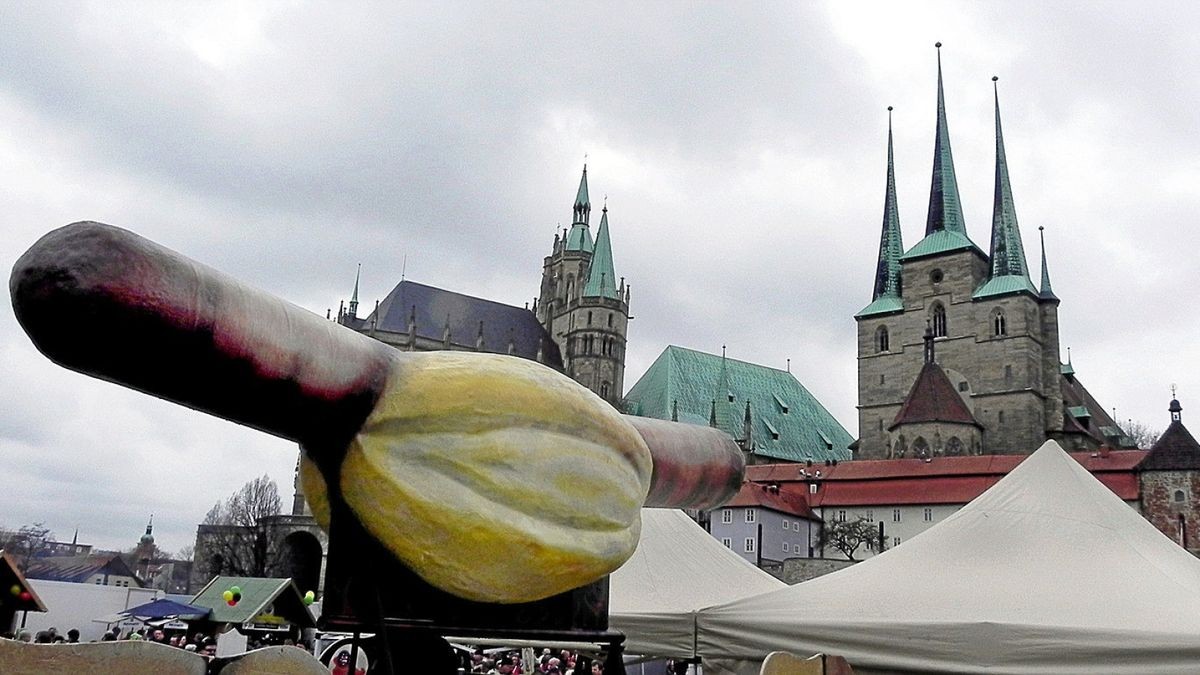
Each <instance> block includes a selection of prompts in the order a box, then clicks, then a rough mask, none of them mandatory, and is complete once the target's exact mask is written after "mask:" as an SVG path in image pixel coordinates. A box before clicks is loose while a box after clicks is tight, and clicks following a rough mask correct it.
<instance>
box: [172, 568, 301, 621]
mask: <svg viewBox="0 0 1200 675" xmlns="http://www.w3.org/2000/svg"><path fill="white" fill-rule="evenodd" d="M233 586H237V587H238V589H239V590H241V592H242V599H241V601H240V602H238V603H237V604H236V605H233V606H232V607H231V606H230V605H229V604H228V603H226V602H225V600H224V598H222V597H221V595H222V594H223V593H224V592H225V591H226V590H229V589H230V588H232V587H233ZM309 590H313V589H309ZM189 604H192V605H196V606H198V607H209V608H211V609H212V614H211V615H210V616H209V617H208V618H209V620H210V621H214V622H216V623H234V624H242V623H246V622H247V621H250V620H252V619H254V618H255V617H257V616H259V615H262V614H268V615H270V616H277V617H281V618H283V619H286V620H288V621H290V622H292V623H294V624H296V625H298V626H300V627H301V628H309V627H312V626H315V625H316V621H315V620H314V619H313V616H312V613H311V612H309V611H308V607H305V606H304V598H303V596H301V595H300V591H299V589H297V588H296V584H295V583H293V582H292V580H291V579H267V578H263V577H225V576H217V577H213V579H212V581H209V582H208V585H207V586H205V587H204V588H202V589H201V590H200V592H199V593H197V594H196V596H195V597H193V598H192V600H191V602H190V603H189Z"/></svg>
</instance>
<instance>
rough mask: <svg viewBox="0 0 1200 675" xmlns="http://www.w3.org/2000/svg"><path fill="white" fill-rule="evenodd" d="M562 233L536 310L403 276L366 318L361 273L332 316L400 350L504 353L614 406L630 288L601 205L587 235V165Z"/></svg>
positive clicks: (622, 370)
mask: <svg viewBox="0 0 1200 675" xmlns="http://www.w3.org/2000/svg"><path fill="white" fill-rule="evenodd" d="M571 211H572V222H571V227H570V229H569V230H563V231H561V232H556V233H555V235H554V244H553V246H552V248H551V251H550V255H548V256H546V258H545V260H544V262H543V264H542V281H541V292H540V294H539V295H538V297H537V298H536V299H535V300H534V301H533V307H532V308H530V307H528V306H526V307H523V308H522V307H516V306H513V305H505V304H502V303H499V302H494V301H492V300H486V299H483V298H476V297H472V296H469V295H464V294H462V293H455V292H453V291H448V290H445V289H441V288H436V287H434V286H427V285H425V284H419V283H416V282H414V281H408V280H401V281H400V283H399V284H397V285H396V287H395V288H393V289H392V291H391V292H390V293H388V294H387V296H386V297H385V298H384V299H383V300H381V301H380V302H378V303H376V305H375V309H374V310H373V311H371V312H370V313H369V314H368V315H367V316H366V317H365V318H359V316H358V304H359V303H358V279H357V278H356V279H355V281H354V292H353V294H352V295H351V297H350V302H349V303H348V305H347V304H343V305H342V306H341V307H339V308H338V314H337V322H338V323H340V324H342V325H343V326H346V327H348V328H352V329H354V330H356V331H358V332H360V333H364V334H366V335H368V336H370V337H373V338H375V339H377V340H380V341H382V342H385V343H387V344H389V345H392V346H393V347H396V348H397V349H402V350H405V351H431V350H439V349H450V350H459V351H477V352H492V353H498V354H511V355H514V356H520V357H523V358H527V359H532V360H535V361H538V362H539V363H544V364H546V365H548V366H550V367H552V368H555V369H556V370H559V371H562V372H564V373H566V374H567V375H568V376H570V377H571V378H572V379H574V380H575V381H577V382H579V383H580V384H582V385H584V386H585V387H587V388H588V389H591V390H592V391H593V392H595V393H596V394H598V395H599V396H600V397H601V398H603V399H604V400H606V401H608V402H609V403H611V404H612V405H613V406H614V407H617V408H620V404H621V394H622V392H623V391H624V378H625V336H626V334H627V331H628V327H629V286H628V285H627V284H626V283H625V278H624V277H620V278H618V277H617V275H616V273H615V271H614V267H613V253H612V242H611V240H610V239H609V230H608V206H607V205H605V206H603V207H602V208H601V212H600V225H599V227H598V228H597V230H596V234H595V236H594V237H593V235H592V231H591V224H590V221H591V213H592V203H591V200H590V199H589V197H588V181H587V166H586V165H585V166H584V167H583V176H582V177H581V178H580V179H579V190H578V191H577V192H576V195H575V202H574V203H573V204H572V206H571Z"/></svg>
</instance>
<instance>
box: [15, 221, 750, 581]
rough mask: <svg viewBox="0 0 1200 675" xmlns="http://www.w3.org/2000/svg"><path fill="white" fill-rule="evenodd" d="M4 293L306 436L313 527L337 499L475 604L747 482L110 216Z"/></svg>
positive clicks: (423, 570)
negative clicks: (670, 511) (213, 263)
mask: <svg viewBox="0 0 1200 675" xmlns="http://www.w3.org/2000/svg"><path fill="white" fill-rule="evenodd" d="M9 286H10V291H11V293H12V301H13V307H14V309H15V310H16V314H17V318H18V319H19V320H20V322H21V325H22V326H23V327H24V328H25V330H26V332H27V333H28V334H29V336H30V337H31V338H32V339H33V341H34V343H35V344H36V345H37V347H38V349H40V350H41V351H42V352H43V353H44V354H46V355H47V356H48V357H50V359H52V360H54V361H55V362H57V363H59V364H61V365H63V366H65V367H67V368H71V369H73V370H77V371H80V372H83V373H86V374H89V375H93V376H95V377H99V378H102V379H106V380H110V381H113V382H116V383H119V384H123V385H125V386H128V387H132V388H134V389H138V390H141V391H144V392H147V393H150V394H153V395H155V396H159V397H162V398H165V399H168V400H171V401H175V402H178V403H181V404H183V405H186V406H190V407H192V408H196V409H199V410H202V411H205V412H209V413H211V414H214V415H217V416H220V417H223V418H226V419H229V420H233V421H235V422H240V423H242V424H246V425H249V426H252V427H255V428H258V429H261V430H263V431H266V432H268V433H271V434H274V435H277V436H281V437H284V438H288V439H292V440H295V441H297V442H298V443H299V444H300V445H301V447H302V449H303V451H304V459H303V461H302V466H301V471H302V480H303V482H304V487H305V493H306V494H307V495H308V498H309V501H310V504H311V506H312V509H313V512H314V515H315V516H316V517H317V519H318V521H321V522H322V523H323V524H324V525H325V526H328V524H329V509H330V503H331V502H333V503H337V500H339V499H340V500H344V503H345V504H346V505H348V507H349V509H350V511H351V512H352V513H353V516H354V518H356V519H357V521H358V522H359V523H361V525H362V528H363V529H364V530H365V531H366V532H367V533H368V534H369V535H370V536H371V537H373V538H374V539H375V540H377V541H378V543H379V544H381V545H382V546H383V547H384V548H386V550H387V551H389V552H390V553H391V554H392V555H394V556H395V558H396V559H398V560H399V561H400V562H402V563H403V564H404V565H405V566H407V567H408V568H409V569H411V570H412V571H414V572H415V573H416V574H417V575H419V576H420V577H421V578H422V579H424V580H425V581H426V582H427V583H429V584H431V585H433V586H434V587H436V588H439V589H441V590H443V591H447V592H449V593H451V594H453V595H455V596H458V597H460V598H465V599H467V600H470V601H477V602H485V603H525V602H531V601H536V600H540V599H542V598H547V597H549V596H552V595H555V594H559V593H563V592H565V591H568V590H570V589H574V588H577V587H580V586H583V585H585V584H588V583H590V582H592V581H594V580H596V579H599V578H601V577H603V576H604V575H606V574H607V573H609V572H611V571H612V570H614V569H616V568H617V567H618V566H620V565H621V563H623V562H624V561H625V560H626V559H627V558H628V557H629V555H630V554H631V553H632V552H633V550H634V547H635V546H636V545H637V541H638V535H639V530H640V520H639V509H640V507H641V506H642V505H643V504H645V505H649V506H672V507H697V508H704V507H711V506H715V505H717V504H720V503H722V502H724V501H725V500H727V499H728V498H729V497H730V496H731V495H732V494H733V493H734V492H736V490H737V488H738V486H739V485H740V482H741V478H742V471H743V459H742V456H741V453H740V452H739V450H738V448H737V446H736V445H734V443H733V442H732V440H731V439H730V438H729V437H728V436H726V435H725V434H722V433H720V432H718V431H716V430H713V429H708V428H704V427H695V426H688V425H681V424H673V423H670V422H661V421H655V420H647V419H642V418H633V417H626V416H623V415H621V414H619V413H618V412H617V411H616V410H614V409H613V408H612V407H611V406H609V405H608V404H607V403H605V402H604V401H603V400H601V399H600V398H599V397H597V396H596V395H594V394H593V393H592V392H590V391H589V390H587V389H586V388H584V387H583V386H581V385H579V384H578V383H576V382H574V381H573V380H571V379H569V378H567V377H565V376H564V375H562V374H560V373H558V372H556V371H554V370H552V369H550V368H548V367H546V366H543V365H540V364H538V363H534V362H532V361H527V360H522V359H517V358H514V357H508V356H500V355H491V354H478V353H467V352H423V353H414V352H401V351H398V350H396V349H393V348H391V347H388V346H386V345H384V344H383V343H381V342H378V341H376V340H373V339H371V338H368V337H366V336H363V335H360V334H358V333H356V332H354V331H352V330H349V329H347V328H345V327H342V326H340V325H338V324H336V323H334V322H331V321H328V320H326V319H323V318H321V317H319V316H317V315H315V314H312V313H310V312H307V311H305V310H303V309H300V308H298V307H296V306H294V305H291V304H289V303H287V302H284V301H283V300H280V299H278V298H275V297H273V296H271V295H269V294H266V293H264V292H261V291H258V290H256V289H253V288H250V287H248V286H246V285H244V284H241V283H239V282H238V281H236V280H234V279H232V278H230V277H229V276H226V275H224V274H222V273H220V272H217V271H215V270H213V269H210V268H208V267H205V266H203V265H201V264H199V263H196V262H194V261H191V260H189V259H187V258H185V257H183V256H181V255H179V254H177V253H175V252H173V251H170V250H168V249H166V248H163V247H162V246H159V245H157V244H155V243H153V242H151V241H148V240H146V239H144V238H142V237H139V236H137V235H135V234H132V233H130V232H128V231H125V230H122V229H119V228H115V227H110V226H108V225H102V224H99V223H75V224H73V225H68V226H66V227H64V228H61V229H59V230H55V231H53V232H50V233H49V234H47V235H46V236H44V237H43V238H42V239H41V240H40V241H38V242H37V243H36V244H35V245H34V246H33V247H32V248H31V249H30V250H29V251H28V252H26V253H25V255H24V256H22V257H21V259H20V260H18V261H17V264H16V266H15V267H14V269H13V272H12V277H11V279H10V281H9ZM531 482H532V483H534V484H536V485H539V486H540V487H543V488H544V489H538V490H536V491H533V490H530V489H529V488H530V484H531Z"/></svg>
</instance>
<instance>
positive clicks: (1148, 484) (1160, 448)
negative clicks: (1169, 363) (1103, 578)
mask: <svg viewBox="0 0 1200 675" xmlns="http://www.w3.org/2000/svg"><path fill="white" fill-rule="evenodd" d="M1167 410H1168V411H1169V412H1170V413H1171V424H1170V425H1169V426H1168V427H1167V430H1166V431H1164V432H1163V433H1162V435H1161V436H1159V437H1158V440H1157V441H1155V442H1154V445H1153V446H1151V448H1150V452H1149V453H1148V454H1147V455H1146V457H1145V458H1144V459H1142V461H1141V463H1140V464H1138V467H1137V468H1138V481H1139V482H1140V484H1141V485H1140V488H1141V489H1140V490H1138V493H1139V494H1140V495H1141V496H1142V499H1141V511H1142V514H1143V515H1145V516H1146V520H1149V521H1150V522H1151V523H1152V524H1153V525H1154V526H1155V527H1157V528H1158V529H1159V531H1160V532H1162V533H1163V534H1165V535H1167V536H1168V537H1170V538H1171V539H1173V540H1174V541H1175V543H1177V544H1179V545H1180V546H1182V547H1183V548H1185V549H1187V550H1188V551H1189V552H1191V553H1193V554H1200V493H1197V489H1196V485H1197V483H1198V480H1197V479H1200V443H1198V442H1197V441H1196V438H1195V437H1194V436H1192V434H1191V432H1189V431H1188V430H1187V427H1185V426H1183V414H1182V413H1183V406H1181V405H1180V404H1179V399H1178V398H1176V396H1175V386H1174V385H1171V403H1170V405H1169V406H1168V408H1167Z"/></svg>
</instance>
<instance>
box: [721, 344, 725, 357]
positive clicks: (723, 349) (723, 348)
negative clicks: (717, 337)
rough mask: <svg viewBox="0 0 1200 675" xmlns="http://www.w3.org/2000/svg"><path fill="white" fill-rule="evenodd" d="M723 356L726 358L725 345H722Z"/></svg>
mask: <svg viewBox="0 0 1200 675" xmlns="http://www.w3.org/2000/svg"><path fill="white" fill-rule="evenodd" d="M721 358H725V345H721Z"/></svg>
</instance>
